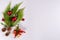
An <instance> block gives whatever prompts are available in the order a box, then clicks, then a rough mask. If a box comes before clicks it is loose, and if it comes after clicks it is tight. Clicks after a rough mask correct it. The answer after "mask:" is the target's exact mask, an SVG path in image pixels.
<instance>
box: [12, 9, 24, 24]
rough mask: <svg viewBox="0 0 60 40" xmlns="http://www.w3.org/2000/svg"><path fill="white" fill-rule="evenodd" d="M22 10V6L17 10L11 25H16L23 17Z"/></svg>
mask: <svg viewBox="0 0 60 40" xmlns="http://www.w3.org/2000/svg"><path fill="white" fill-rule="evenodd" d="M23 11H24V8H22V9H19V10H18V12H17V15H18V17H17V20H16V21H15V22H14V23H13V25H16V24H17V23H18V22H19V21H20V20H21V19H22V18H23Z"/></svg>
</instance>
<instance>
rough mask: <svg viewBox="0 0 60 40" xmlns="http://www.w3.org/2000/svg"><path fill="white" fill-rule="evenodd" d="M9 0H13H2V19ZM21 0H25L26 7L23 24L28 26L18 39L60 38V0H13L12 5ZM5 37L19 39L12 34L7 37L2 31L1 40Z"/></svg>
mask: <svg viewBox="0 0 60 40" xmlns="http://www.w3.org/2000/svg"><path fill="white" fill-rule="evenodd" d="M9 1H11V0H0V19H1V17H2V12H3V11H4V9H5V7H6V6H7V4H8V3H9ZM21 1H24V2H23V5H22V6H25V7H26V9H25V12H24V14H25V16H24V17H25V19H26V21H25V22H22V24H23V25H24V26H25V28H27V33H26V35H23V36H22V37H21V38H20V39H19V38H17V39H19V40H60V0H12V6H13V5H15V4H16V3H18V2H21ZM0 21H1V20H0ZM0 27H2V25H1V26H0ZM5 39H6V40H17V39H14V38H13V37H12V35H11V36H9V37H5V36H4V34H3V33H2V32H0V40H5Z"/></svg>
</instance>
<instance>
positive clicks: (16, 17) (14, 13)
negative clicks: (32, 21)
mask: <svg viewBox="0 0 60 40" xmlns="http://www.w3.org/2000/svg"><path fill="white" fill-rule="evenodd" d="M21 4H22V2H21V3H18V4H16V5H15V6H14V7H13V8H11V3H9V4H8V6H7V7H6V10H5V11H4V12H3V18H2V21H3V23H1V24H2V25H4V28H2V32H5V31H7V32H6V33H5V36H8V35H9V34H10V33H11V29H12V27H15V29H14V30H13V34H14V37H17V36H20V35H22V33H25V31H24V30H22V29H21V28H19V22H20V21H24V18H23V11H24V8H21V9H18V8H19V6H20V5H21ZM16 25H17V26H16Z"/></svg>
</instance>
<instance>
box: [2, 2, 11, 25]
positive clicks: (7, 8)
mask: <svg viewBox="0 0 60 40" xmlns="http://www.w3.org/2000/svg"><path fill="white" fill-rule="evenodd" d="M10 6H11V3H9V4H8V6H7V7H6V9H5V11H4V12H3V15H4V19H5V21H4V22H5V23H6V24H7V25H8V26H9V25H10V23H9V16H8V15H7V12H8V11H9V10H10Z"/></svg>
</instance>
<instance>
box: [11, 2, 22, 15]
mask: <svg viewBox="0 0 60 40" xmlns="http://www.w3.org/2000/svg"><path fill="white" fill-rule="evenodd" d="M21 4H22V2H21V3H19V4H16V5H15V6H14V7H13V8H12V9H11V11H12V15H11V16H13V15H14V14H15V13H16V11H17V10H18V8H19V6H20V5H21Z"/></svg>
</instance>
